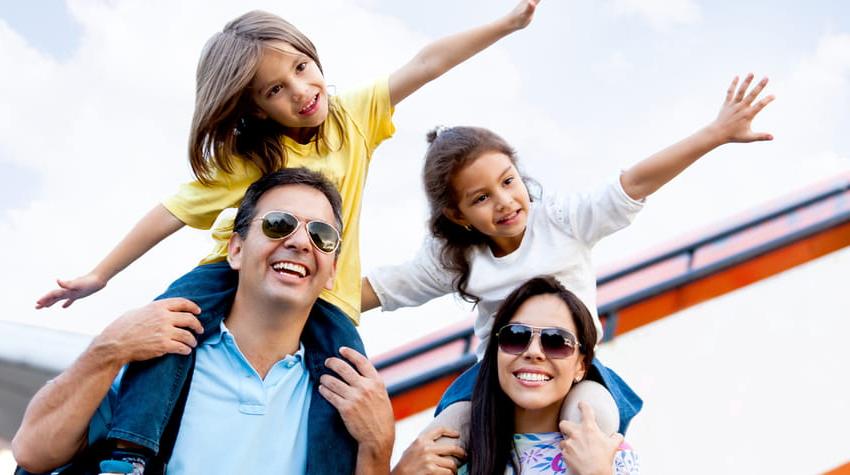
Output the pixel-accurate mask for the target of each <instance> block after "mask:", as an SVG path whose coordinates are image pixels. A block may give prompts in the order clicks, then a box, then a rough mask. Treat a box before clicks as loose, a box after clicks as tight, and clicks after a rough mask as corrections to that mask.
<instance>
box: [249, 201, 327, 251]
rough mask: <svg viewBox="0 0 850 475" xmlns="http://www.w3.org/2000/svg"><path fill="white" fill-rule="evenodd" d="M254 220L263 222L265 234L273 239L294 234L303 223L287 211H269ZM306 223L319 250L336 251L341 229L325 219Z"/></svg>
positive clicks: (308, 232) (311, 239) (314, 245)
mask: <svg viewBox="0 0 850 475" xmlns="http://www.w3.org/2000/svg"><path fill="white" fill-rule="evenodd" d="M254 221H262V222H263V226H262V228H263V234H265V235H266V237H267V238H269V239H272V240H278V239H285V238H287V237H289V236H292V234H293V233H295V231H297V230H298V226H300V225H301V220H300V219H298V217H297V216H295V215H294V214H292V213H289V212H286V211H269V212H268V213H266V214H264V215H263V217H262V218H257V219H255V220H254ZM304 225H305V226H306V228H307V234H308V235H309V236H310V242H312V243H313V247H315V248H316V250H318V251H319V252H324V253H325V254H330V253H332V252H336V250H337V249H338V248H339V245H340V244H341V243H342V238H341V237H340V236H339V231H337V229H336V228H335V227H333V226H331V225H330V224H328V223H326V222H324V221H316V220H313V221H307V222H305V224H304Z"/></svg>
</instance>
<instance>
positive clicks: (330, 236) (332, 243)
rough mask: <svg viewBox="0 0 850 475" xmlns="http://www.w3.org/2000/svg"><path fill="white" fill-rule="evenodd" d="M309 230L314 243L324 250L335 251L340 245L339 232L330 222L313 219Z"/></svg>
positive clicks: (308, 226)
mask: <svg viewBox="0 0 850 475" xmlns="http://www.w3.org/2000/svg"><path fill="white" fill-rule="evenodd" d="M307 232H309V233H310V239H312V240H313V244H315V245H316V248H317V249H319V250H320V251H322V252H334V251H335V250H336V248H337V246H338V245H339V234H337V232H336V229H334V227H333V226H331V225H330V224H328V223H323V222H321V221H311V222H310V224H308V225H307Z"/></svg>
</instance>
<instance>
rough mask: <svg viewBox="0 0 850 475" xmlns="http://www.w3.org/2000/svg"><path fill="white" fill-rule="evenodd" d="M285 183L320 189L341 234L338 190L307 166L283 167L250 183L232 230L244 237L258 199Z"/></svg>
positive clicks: (340, 204) (340, 203)
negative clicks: (331, 210)
mask: <svg viewBox="0 0 850 475" xmlns="http://www.w3.org/2000/svg"><path fill="white" fill-rule="evenodd" d="M286 185H307V186H311V187H313V188H315V189H317V190H319V191H321V192H322V194H324V195H325V198H327V199H328V202H329V203H330V204H331V208H332V209H333V212H334V220H335V221H336V227H337V229H338V230H339V232H340V234H342V198H340V196H339V192H338V191H337V190H336V187H335V186H334V185H333V183H331V182H330V181H328V179H327V178H325V177H324V175H322V174H320V173H318V172H314V171H312V170H309V169H307V168H283V169H281V170H278V171H276V172H273V173H269V174H268V175H264V176H263V177H262V178H260V179H259V180H257V181H255V182H254V183H252V184H251V186H249V187H248V190H247V191H246V192H245V197H244V198H242V203H241V204H240V205H239V211H237V212H236V222H235V223H234V224H233V232H235V233H237V234H239V235H240V236H242V238H243V239H244V238H245V236H246V235H247V234H248V228H249V227H250V226H251V221H253V220H254V218H255V217H256V214H257V202H258V201H260V198H261V197H262V196H263V195H264V194H265V193H266V192H267V191H269V190H271V189H273V188H277V187H279V186H286ZM289 211H297V210H289ZM337 252H338V251H337Z"/></svg>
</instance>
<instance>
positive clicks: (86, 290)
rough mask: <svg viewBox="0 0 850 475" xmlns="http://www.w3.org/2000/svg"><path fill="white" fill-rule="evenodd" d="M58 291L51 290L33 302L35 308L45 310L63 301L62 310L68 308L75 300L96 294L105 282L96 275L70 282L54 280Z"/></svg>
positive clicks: (90, 274)
mask: <svg viewBox="0 0 850 475" xmlns="http://www.w3.org/2000/svg"><path fill="white" fill-rule="evenodd" d="M56 283H57V284H58V285H59V288H58V289H55V290H51V291H50V292H48V293H46V294H45V295H44V296H43V297H41V298H40V299H38V300H37V301H36V302H35V308H37V309H39V308H45V307H50V306H51V305H53V304H55V303H56V302H59V301H61V300H64V301H65V303H64V304H62V308H68V307H70V306H71V304H72V303H74V301H75V300H77V299H81V298H83V297H88V296H89V295H91V294H93V293H95V292H97V291H98V290H100V289H102V288H104V287H106V281H105V280H104V279H102V278H100V277H99V276H98V275H96V274H93V273H89V274H86V275H84V276H80V277H77V278H76V279H71V280H62V279H56Z"/></svg>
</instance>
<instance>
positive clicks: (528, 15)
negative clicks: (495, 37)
mask: <svg viewBox="0 0 850 475" xmlns="http://www.w3.org/2000/svg"><path fill="white" fill-rule="evenodd" d="M538 3H540V0H522V1H521V2H519V5H517V6H516V8H514V9H513V10H512V11H511V12H510V13H508V16H507V17H506V18H507V20H508V24H510V25H511V29H514V30H521V29H523V28H525V27H526V26H528V24H529V23H531V19H532V18H534V10H536V9H537V4H538Z"/></svg>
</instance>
